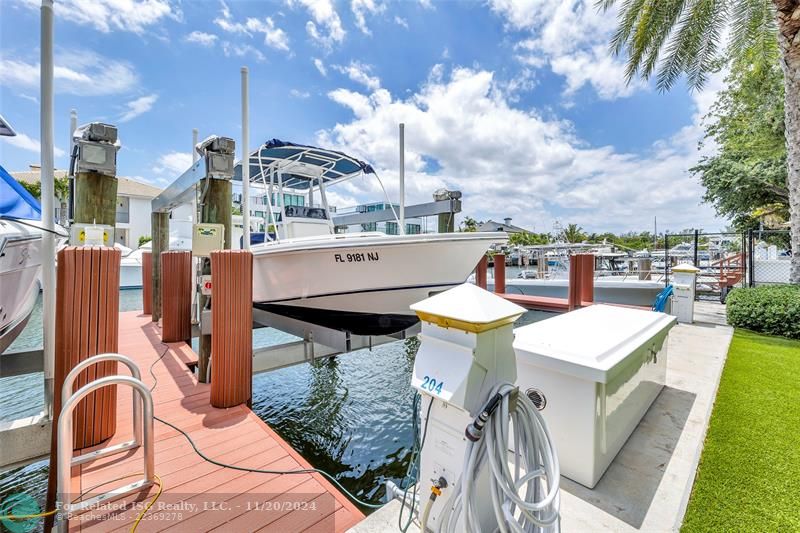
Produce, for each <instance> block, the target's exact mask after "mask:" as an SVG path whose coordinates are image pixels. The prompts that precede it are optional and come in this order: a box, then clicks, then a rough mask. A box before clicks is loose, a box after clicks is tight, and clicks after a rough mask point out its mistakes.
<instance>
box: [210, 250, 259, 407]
mask: <svg viewBox="0 0 800 533" xmlns="http://www.w3.org/2000/svg"><path fill="white" fill-rule="evenodd" d="M211 273H212V274H211V275H212V279H213V282H212V284H211V301H212V303H213V305H212V307H211V316H212V318H211V327H212V335H211V352H212V353H213V354H214V363H213V364H212V365H211V405H212V406H214V407H233V406H235V405H240V404H243V403H247V404H248V405H249V404H250V399H251V397H252V383H253V329H252V324H253V305H252V302H253V254H252V253H250V252H249V251H247V250H222V251H218V252H211Z"/></svg>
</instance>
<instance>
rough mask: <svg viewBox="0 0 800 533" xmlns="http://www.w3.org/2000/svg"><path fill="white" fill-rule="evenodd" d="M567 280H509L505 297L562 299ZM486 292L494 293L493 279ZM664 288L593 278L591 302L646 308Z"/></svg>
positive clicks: (655, 283)
mask: <svg viewBox="0 0 800 533" xmlns="http://www.w3.org/2000/svg"><path fill="white" fill-rule="evenodd" d="M568 287H569V281H568V280H566V279H509V280H506V293H507V294H523V295H526V296H546V297H550V298H566V297H567V293H568ZM487 289H488V290H490V291H494V280H492V279H490V280H488V282H487ZM663 289H664V282H658V281H641V280H637V279H633V278H627V279H626V280H625V281H622V279H619V278H617V277H612V276H609V277H607V278H603V277H601V278H597V279H595V280H594V301H595V302H600V303H608V304H621V305H637V306H650V305H653V302H654V301H655V299H656V296H658V293H660V292H661V291H662V290H663Z"/></svg>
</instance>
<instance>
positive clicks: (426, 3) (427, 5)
mask: <svg viewBox="0 0 800 533" xmlns="http://www.w3.org/2000/svg"><path fill="white" fill-rule="evenodd" d="M419 5H420V6H422V7H423V8H424V9H436V8H435V7H434V5H433V2H431V0H419Z"/></svg>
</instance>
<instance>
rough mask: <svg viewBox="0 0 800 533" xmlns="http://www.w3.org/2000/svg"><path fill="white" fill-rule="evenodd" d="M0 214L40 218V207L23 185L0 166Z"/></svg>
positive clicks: (33, 218) (12, 216)
mask: <svg viewBox="0 0 800 533" xmlns="http://www.w3.org/2000/svg"><path fill="white" fill-rule="evenodd" d="M0 216H3V217H8V218H25V219H30V220H41V218H42V208H41V206H40V205H39V202H38V201H37V200H36V198H34V197H33V196H32V195H31V193H29V192H28V191H27V190H26V189H25V187H23V186H22V185H20V184H19V183H18V182H17V180H15V179H14V178H12V177H11V174H9V173H8V172H6V169H4V168H3V167H2V166H0Z"/></svg>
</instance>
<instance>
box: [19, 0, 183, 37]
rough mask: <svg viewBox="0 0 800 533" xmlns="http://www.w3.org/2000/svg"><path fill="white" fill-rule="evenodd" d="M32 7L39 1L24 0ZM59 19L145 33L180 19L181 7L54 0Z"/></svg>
mask: <svg viewBox="0 0 800 533" xmlns="http://www.w3.org/2000/svg"><path fill="white" fill-rule="evenodd" d="M24 1H25V4H26V5H28V6H29V7H31V8H33V9H36V10H38V9H40V7H41V4H42V3H41V2H39V1H38V0H24ZM54 5H55V15H56V18H58V19H61V20H69V21H72V22H75V23H77V24H80V25H84V26H92V27H93V28H94V29H96V30H97V31H100V32H102V33H110V32H112V31H117V30H118V31H129V32H132V33H136V34H144V33H145V32H146V31H149V28H150V27H152V26H154V25H157V24H159V23H160V22H161V21H163V20H165V19H173V20H181V19H182V18H183V13H182V12H181V10H180V7H179V6H177V5H175V4H173V3H171V2H169V1H168V0H91V1H87V0H58V1H57V2H54Z"/></svg>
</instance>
